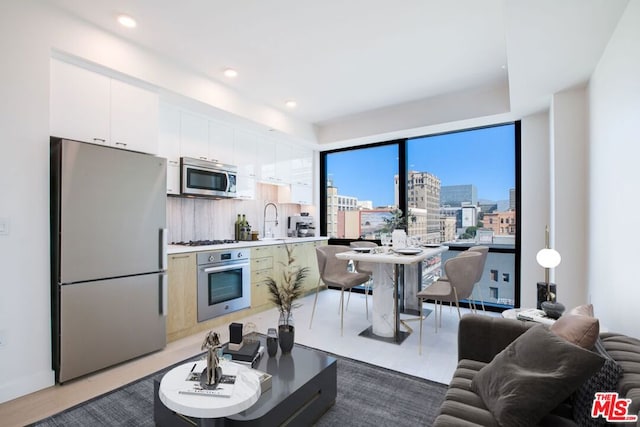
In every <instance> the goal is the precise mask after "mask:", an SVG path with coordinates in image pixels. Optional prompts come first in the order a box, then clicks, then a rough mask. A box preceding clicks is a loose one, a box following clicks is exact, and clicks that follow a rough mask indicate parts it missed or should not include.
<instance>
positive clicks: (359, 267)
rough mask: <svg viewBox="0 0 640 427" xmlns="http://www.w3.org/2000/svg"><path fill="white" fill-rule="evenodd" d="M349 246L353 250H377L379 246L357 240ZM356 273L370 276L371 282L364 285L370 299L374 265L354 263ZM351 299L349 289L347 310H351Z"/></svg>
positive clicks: (365, 292)
mask: <svg viewBox="0 0 640 427" xmlns="http://www.w3.org/2000/svg"><path fill="white" fill-rule="evenodd" d="M349 246H351V247H352V248H371V249H373V248H377V247H378V245H377V244H376V243H374V242H368V241H366V240H357V241H355V242H351V243H349ZM353 266H354V267H355V269H356V271H357V272H358V273H364V274H368V275H369V280H367V283H365V284H364V297H365V298H368V296H369V290H371V286H372V284H373V283H372V282H373V266H374V263H372V262H366V261H355V262H354V263H353ZM350 299H351V289H349V297H348V298H347V310H348V309H349V300H350ZM368 318H369V312H368V310H367V319H368Z"/></svg>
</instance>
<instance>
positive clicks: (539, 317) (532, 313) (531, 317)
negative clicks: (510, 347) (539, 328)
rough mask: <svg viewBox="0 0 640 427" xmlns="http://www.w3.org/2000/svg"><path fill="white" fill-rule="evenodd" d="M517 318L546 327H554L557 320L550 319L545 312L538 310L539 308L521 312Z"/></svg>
mask: <svg viewBox="0 0 640 427" xmlns="http://www.w3.org/2000/svg"><path fill="white" fill-rule="evenodd" d="M516 318H517V319H518V320H528V321H531V322H538V323H543V324H545V325H552V324H553V323H554V322H555V319H552V318H551V317H548V316H547V315H546V314H545V312H544V311H542V310H538V309H537V308H527V309H524V310H521V311H519V312H518V314H516Z"/></svg>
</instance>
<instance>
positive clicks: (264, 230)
mask: <svg viewBox="0 0 640 427" xmlns="http://www.w3.org/2000/svg"><path fill="white" fill-rule="evenodd" d="M269 205H271V206H273V209H275V211H276V219H275V221H273V222H274V223H275V226H276V227H277V226H278V207H277V206H276V204H275V203H271V202H269V203H267V204H266V205H264V214H263V217H262V233H263V237H267V208H268V207H269ZM269 222H271V221H269ZM271 237H275V236H274V234H273V230H272V231H271Z"/></svg>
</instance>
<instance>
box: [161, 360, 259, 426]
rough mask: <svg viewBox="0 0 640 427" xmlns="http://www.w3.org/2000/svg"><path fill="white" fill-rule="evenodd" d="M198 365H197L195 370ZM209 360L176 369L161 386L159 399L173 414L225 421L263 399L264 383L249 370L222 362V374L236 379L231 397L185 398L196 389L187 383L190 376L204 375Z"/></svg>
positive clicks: (167, 374)
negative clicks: (188, 390)
mask: <svg viewBox="0 0 640 427" xmlns="http://www.w3.org/2000/svg"><path fill="white" fill-rule="evenodd" d="M194 364H195V365H196V366H195V367H194ZM206 366H207V362H206V360H199V361H198V362H189V363H185V364H183V365H180V366H176V367H175V368H173V369H172V370H170V371H169V372H167V373H166V374H165V375H164V377H162V380H161V382H160V390H159V391H158V395H159V397H160V400H161V401H162V403H164V404H165V406H166V407H167V408H169V409H171V410H172V411H175V412H178V413H179V414H182V415H187V416H189V417H196V418H222V417H227V416H229V415H234V414H237V413H238V412H241V411H244V410H245V409H247V408H249V407H250V406H251V405H253V404H254V403H256V402H257V401H258V399H259V398H260V380H259V379H258V376H257V375H256V374H255V373H254V371H252V370H250V369H249V368H247V367H246V366H243V365H239V364H237V363H233V362H229V361H224V360H221V361H220V367H221V368H222V373H223V374H225V375H236V383H235V385H234V388H233V393H232V395H231V396H228V397H223V396H199V395H192V394H182V393H180V391H181V390H185V389H189V388H191V387H193V386H192V385H191V384H192V383H189V382H187V381H186V378H187V376H188V375H189V372H191V370H192V369H193V371H194V372H202V370H203V369H204V368H206Z"/></svg>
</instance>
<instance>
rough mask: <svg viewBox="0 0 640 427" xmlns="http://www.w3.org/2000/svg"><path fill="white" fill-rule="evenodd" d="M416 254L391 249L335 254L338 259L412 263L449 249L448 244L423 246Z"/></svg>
mask: <svg viewBox="0 0 640 427" xmlns="http://www.w3.org/2000/svg"><path fill="white" fill-rule="evenodd" d="M419 249H422V252H420V253H419V254H417V255H403V254H398V253H396V252H393V250H391V251H389V252H386V253H367V252H356V251H348V252H341V253H338V254H336V258H338V259H351V260H354V261H366V262H378V263H384V264H414V263H416V262H420V261H423V260H425V259H427V258H430V257H432V256H434V255H438V254H441V253H443V252H446V251H448V250H449V247H448V246H438V247H435V248H432V247H424V248H419Z"/></svg>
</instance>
